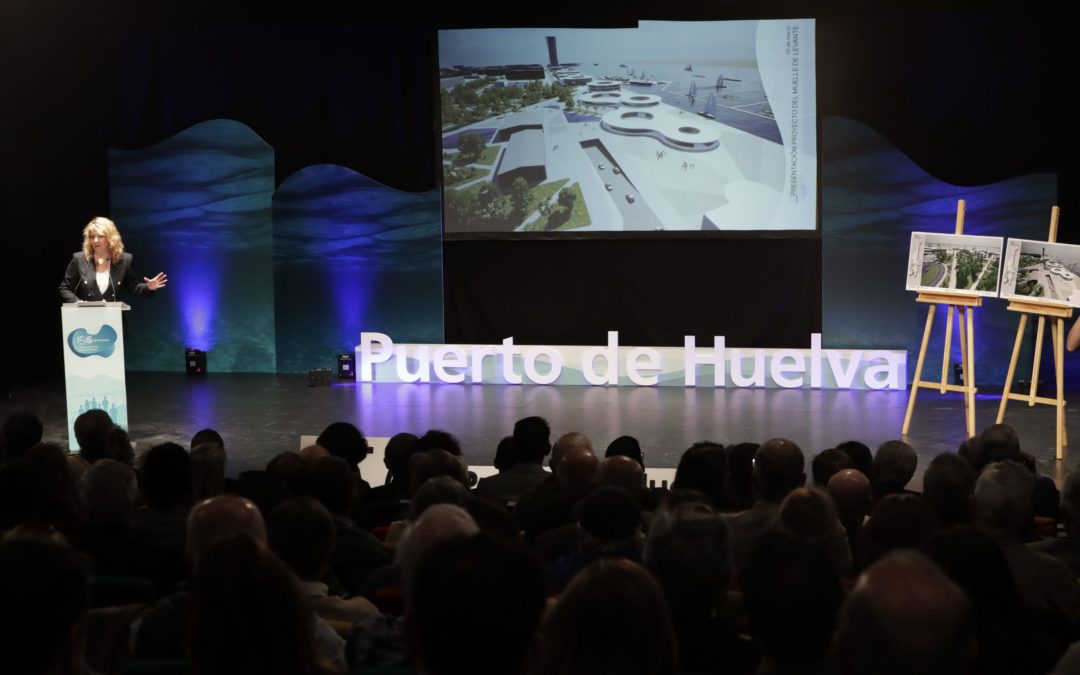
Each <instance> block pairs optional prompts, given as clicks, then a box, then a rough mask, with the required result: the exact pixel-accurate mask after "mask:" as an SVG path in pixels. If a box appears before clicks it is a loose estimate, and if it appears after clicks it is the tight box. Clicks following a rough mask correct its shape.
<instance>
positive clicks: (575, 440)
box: [548, 431, 593, 471]
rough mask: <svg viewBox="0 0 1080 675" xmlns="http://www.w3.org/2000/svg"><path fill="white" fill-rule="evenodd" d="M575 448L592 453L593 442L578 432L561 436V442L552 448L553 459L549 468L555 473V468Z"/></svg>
mask: <svg viewBox="0 0 1080 675" xmlns="http://www.w3.org/2000/svg"><path fill="white" fill-rule="evenodd" d="M575 448H580V449H585V450H588V451H589V452H592V449H593V447H592V441H591V440H590V439H589V437H588V436H586V435H585V434H583V433H581V432H578V431H571V432H570V433H568V434H563V435H562V436H559V440H557V441H555V445H553V446H551V459H550V460H548V466H549V467H550V468H551V470H552V471H555V467H557V466H558V465H559V462H561V461H562V458H563V457H564V456H565V455H566V453H568V452H570V451H571V450H573V449H575Z"/></svg>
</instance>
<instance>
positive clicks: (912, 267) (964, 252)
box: [907, 232, 1005, 296]
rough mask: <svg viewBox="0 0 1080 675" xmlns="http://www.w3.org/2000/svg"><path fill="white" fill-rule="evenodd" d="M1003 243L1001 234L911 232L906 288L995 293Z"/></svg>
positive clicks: (980, 293) (996, 292) (913, 289)
mask: <svg viewBox="0 0 1080 675" xmlns="http://www.w3.org/2000/svg"><path fill="white" fill-rule="evenodd" d="M1004 243H1005V240H1004V238H1002V237H976V236H971V235H958V234H937V233H933V232H912V233H911V251H910V253H908V270H907V289H908V290H909V291H943V290H948V291H963V292H964V293H973V294H976V295H990V296H996V295H997V294H998V283H999V280H1000V278H1001V248H1002V245H1003V244H1004Z"/></svg>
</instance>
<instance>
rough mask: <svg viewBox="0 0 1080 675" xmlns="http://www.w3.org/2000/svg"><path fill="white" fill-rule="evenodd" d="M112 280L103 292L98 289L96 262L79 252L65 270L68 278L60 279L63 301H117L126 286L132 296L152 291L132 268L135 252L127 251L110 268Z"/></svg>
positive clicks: (125, 289) (73, 256)
mask: <svg viewBox="0 0 1080 675" xmlns="http://www.w3.org/2000/svg"><path fill="white" fill-rule="evenodd" d="M109 273H110V275H111V276H112V281H111V282H110V283H109V287H108V288H106V289H105V292H104V293H102V292H101V291H100V290H98V285H97V271H96V270H95V269H94V264H93V263H92V262H91V261H89V260H87V259H86V254H84V253H83V252H82V251H77V252H75V253H73V254H72V255H71V262H69V263H68V266H67V270H66V271H65V272H64V280H63V281H61V282H60V299H61V300H62V301H63V302H78V301H79V300H105V301H108V302H116V301H117V300H118V298H117V293H118V292H119V291H120V290H121V289H123V290H124V291H125V292H126V293H130V294H131V295H149V294H151V293H152V292H153V291H151V290H150V289H149V288H147V286H146V282H144V281H142V280H141V279H140V278H139V277H138V276H137V275H136V274H135V272H134V271H133V270H132V267H131V254H130V253H123V254H121V255H120V260H118V261H117V260H114V261H113V263H112V266H111V267H110V269H109Z"/></svg>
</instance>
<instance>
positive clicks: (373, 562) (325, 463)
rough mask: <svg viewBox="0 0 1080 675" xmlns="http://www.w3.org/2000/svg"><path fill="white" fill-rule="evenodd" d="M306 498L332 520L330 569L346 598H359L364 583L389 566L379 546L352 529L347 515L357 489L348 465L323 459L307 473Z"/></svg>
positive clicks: (351, 510) (376, 541)
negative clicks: (318, 504) (333, 536)
mask: <svg viewBox="0 0 1080 675" xmlns="http://www.w3.org/2000/svg"><path fill="white" fill-rule="evenodd" d="M308 495H310V496H311V497H314V498H315V499H317V500H319V501H320V502H322V504H323V506H324V507H326V510H327V511H329V512H330V513H331V514H332V515H333V517H334V525H335V527H336V529H337V532H336V538H337V544H336V546H335V547H334V554H333V556H332V557H331V559H330V568H331V569H332V570H333V571H334V575H335V576H336V577H337V578H338V581H340V582H341V585H342V587H343V588H344V589H345V590H346V591H348V592H349V594H350V595H359V594H360V592H361V589H363V587H364V580H365V579H366V578H367V576H368V575H369V574H371V572H372V571H373V570H375V569H378V568H379V567H382V566H383V565H386V564H388V563H389V562H390V556H389V555H387V553H386V551H385V550H384V549H383V547H382V544H380V543H379V540H378V539H376V538H375V536H374V535H372V534H371V533H370V532H367V531H365V530H361V529H360V528H359V527H357V526H356V523H355V522H354V521H353V519H352V517H351V514H352V512H353V508H354V507H355V505H356V500H357V488H356V482H355V480H354V479H353V474H352V473H351V472H350V471H349V467H348V464H347V463H346V461H345V460H343V459H342V458H340V457H324V458H322V459H320V460H318V461H317V462H315V463H314V464H313V465H312V466H311V469H310V471H309V472H308Z"/></svg>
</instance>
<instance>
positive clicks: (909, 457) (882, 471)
mask: <svg viewBox="0 0 1080 675" xmlns="http://www.w3.org/2000/svg"><path fill="white" fill-rule="evenodd" d="M918 463H919V456H918V455H916V454H915V449H914V448H912V447H911V446H910V445H908V444H907V443H905V442H903V441H885V442H884V443H882V444H881V445H880V446H879V447H878V450H877V454H876V455H874V473H873V475H872V476H871V480H872V482H873V484H874V501H879V500H881V499H882V498H884V497H887V496H888V495H891V494H897V493H903V492H906V491H907V490H906V488H907V485H908V483H910V482H911V479H912V477H913V476H914V475H915V467H916V466H917V465H918Z"/></svg>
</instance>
